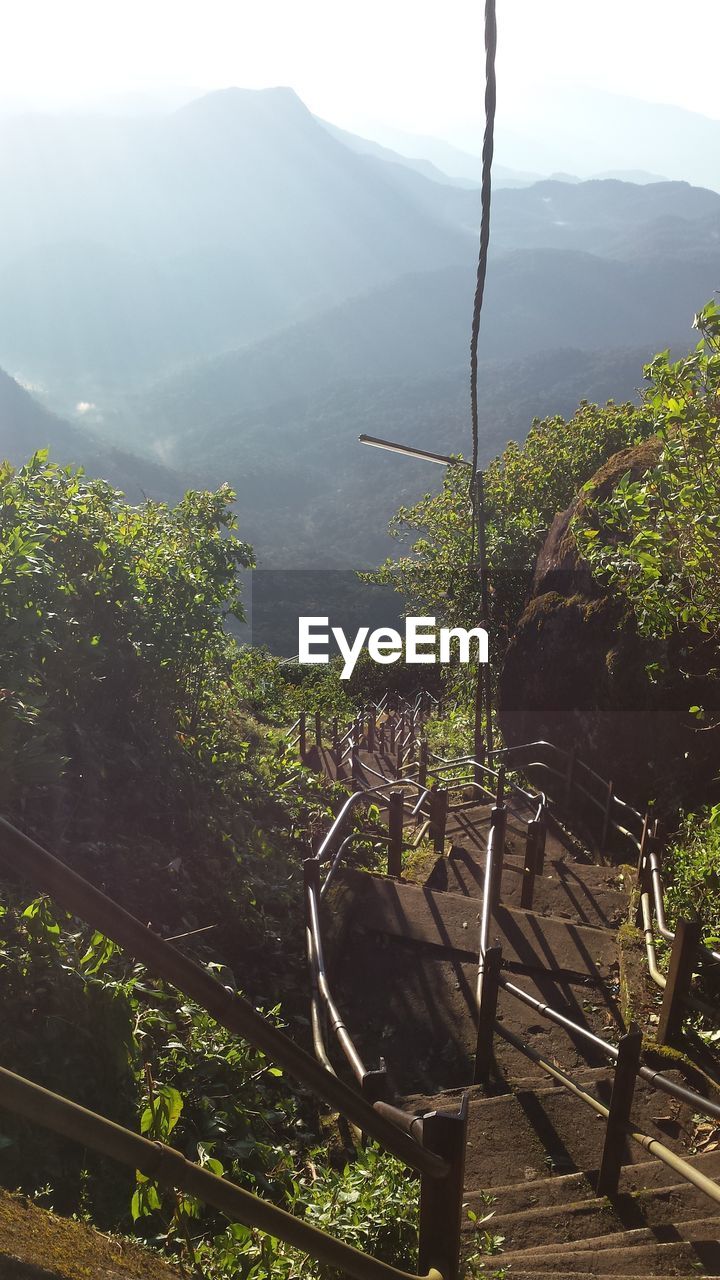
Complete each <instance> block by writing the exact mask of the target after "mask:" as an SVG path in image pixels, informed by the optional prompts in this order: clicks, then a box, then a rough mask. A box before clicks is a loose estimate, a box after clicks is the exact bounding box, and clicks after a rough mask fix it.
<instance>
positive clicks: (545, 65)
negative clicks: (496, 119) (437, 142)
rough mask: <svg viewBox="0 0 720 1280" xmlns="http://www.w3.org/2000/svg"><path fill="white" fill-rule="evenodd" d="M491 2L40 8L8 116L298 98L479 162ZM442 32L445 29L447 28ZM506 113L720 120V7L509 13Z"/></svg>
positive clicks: (559, 2)
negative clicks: (256, 95) (256, 91)
mask: <svg viewBox="0 0 720 1280" xmlns="http://www.w3.org/2000/svg"><path fill="white" fill-rule="evenodd" d="M482 9H483V6H482V4H480V3H479V2H476V3H473V4H471V3H468V0H448V2H447V3H446V4H444V5H443V6H442V9H440V8H439V6H437V5H436V4H429V3H427V2H425V3H417V0H413V2H412V3H411V2H410V0H394V2H393V3H392V4H390V5H388V4H387V3H380V2H379V0H368V3H366V4H365V5H363V6H362V8H357V7H355V6H349V5H347V4H338V3H337V0H310V2H309V3H305V4H297V3H296V2H295V0H276V2H275V3H272V4H265V5H257V4H249V3H246V2H244V0H241V2H240V3H237V2H235V0H207V2H206V3H205V4H204V5H203V6H202V7H200V6H199V5H198V4H197V3H195V2H194V0H193V2H192V3H190V2H188V0H149V3H148V2H147V0H145V2H144V3H140V2H139V0H125V2H124V3H123V4H116V3H110V2H108V0H69V2H67V3H63V4H62V5H58V4H57V3H56V0H25V3H23V4H22V5H6V6H5V13H4V22H3V28H4V29H3V41H2V49H1V50H0V83H1V84H2V86H3V88H2V92H1V93H0V107H2V108H3V109H4V110H6V111H7V110H8V109H10V110H17V109H18V108H20V109H27V108H30V109H37V108H40V109H44V108H47V107H65V108H67V107H73V108H77V107H79V106H98V105H105V106H106V107H110V108H112V109H123V110H126V109H130V108H131V107H132V106H133V100H134V102H135V105H136V107H137V108H142V109H145V108H146V107H147V106H149V105H153V104H155V105H159V106H162V105H166V104H167V105H176V103H177V102H178V101H183V100H188V99H189V98H191V97H193V96H197V95H198V94H199V93H202V92H205V91H207V90H211V89H217V88H223V87H226V86H229V85H241V86H244V87H248V88H261V87H266V86H271V85H278V84H287V85H291V86H292V87H293V88H294V89H295V90H296V91H297V93H298V94H299V95H300V96H301V97H302V98H303V100H304V101H305V102H306V103H307V104H308V106H310V108H311V109H312V110H313V111H315V112H316V113H318V114H320V115H323V116H325V117H327V118H329V119H332V120H333V121H334V122H336V123H338V124H341V125H344V126H345V127H349V128H356V129H359V128H362V127H367V126H368V125H371V124H372V122H373V121H382V122H383V123H384V124H385V125H389V126H393V127H395V128H398V129H403V130H406V131H409V132H417V133H431V134H435V135H438V136H443V137H445V138H446V139H447V140H448V141H451V142H454V143H456V144H457V145H462V146H464V147H466V148H467V147H468V145H469V143H470V142H472V141H473V139H474V140H475V146H474V148H473V149H475V150H477V149H478V148H479V145H480V144H479V138H478V137H477V134H478V131H479V127H480V121H481V107H482V74H481V72H482V58H483V49H482V20H483V14H482ZM440 16H441V18H442V21H440V20H439V19H440ZM498 22H499V28H500V45H499V55H498V74H499V82H500V113H501V117H502V119H504V120H506V121H507V122H509V123H512V122H513V121H515V120H516V119H519V118H521V117H523V116H526V115H527V114H528V112H532V106H533V98H534V94H535V91H536V89H537V86H538V85H540V84H542V85H543V86H544V88H545V91H546V92H547V90H548V89H550V90H552V89H554V88H562V89H565V90H567V89H568V88H569V89H571V90H572V88H573V86H575V85H584V86H586V87H591V88H594V89H602V90H605V91H609V92H612V93H615V94H620V95H624V96H628V97H634V98H640V99H645V100H647V101H652V102H666V103H670V104H673V105H675V106H679V107H683V108H685V109H686V110H691V111H695V112H700V113H703V114H705V115H709V116H712V117H714V118H717V117H718V116H720V104H718V98H717V81H716V75H715V58H716V51H717V47H718V39H719V38H720V8H719V6H718V4H717V3H716V0H691V2H690V3H687V4H686V5H685V6H683V11H682V20H681V21H679V20H678V10H677V6H676V5H675V4H671V3H670V2H669V0H654V2H650V0H643V2H641V3H639V2H637V0H636V2H635V3H624V4H623V3H620V2H619V0H610V2H609V3H606V4H604V5H603V6H602V9H600V7H599V6H596V5H588V4H578V3H577V2H576V0H555V3H550V4H542V5H540V4H538V3H537V0H500V3H499V5H498Z"/></svg>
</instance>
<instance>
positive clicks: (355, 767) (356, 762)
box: [350, 744, 360, 785]
mask: <svg viewBox="0 0 720 1280" xmlns="http://www.w3.org/2000/svg"><path fill="white" fill-rule="evenodd" d="M350 777H351V778H352V781H353V784H354V785H357V784H359V782H360V755H359V753H358V749H357V747H356V746H355V745H354V744H353V748H352V751H351V752H350Z"/></svg>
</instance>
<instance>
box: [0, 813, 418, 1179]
mask: <svg viewBox="0 0 720 1280" xmlns="http://www.w3.org/2000/svg"><path fill="white" fill-rule="evenodd" d="M0 861H2V862H3V863H5V865H7V866H9V867H10V868H11V869H12V871H13V873H15V874H18V875H19V876H20V877H21V878H22V879H24V880H27V881H29V882H30V883H31V884H33V885H34V886H35V888H36V889H38V890H39V891H40V892H41V893H46V894H48V895H49V896H50V897H52V898H53V899H54V901H56V902H57V903H59V905H60V906H61V907H63V908H64V910H66V911H68V912H69V913H70V914H71V915H74V916H76V917H78V918H79V919H82V920H85V921H86V923H87V924H89V925H90V926H91V927H92V928H94V929H97V930H98V931H99V932H101V933H102V934H103V935H104V936H105V937H107V938H110V939H111V940H112V941H113V942H116V943H117V944H118V945H119V946H121V947H123V948H124V949H125V950H126V951H127V952H128V953H129V954H130V955H132V956H133V957H134V958H135V959H136V960H137V961H140V962H141V963H142V964H144V965H145V966H146V967H147V968H148V970H149V971H150V972H151V973H152V974H153V975H154V976H155V977H156V978H160V979H161V980H163V981H165V982H168V983H170V984H171V985H172V986H174V987H176V988H177V989H178V990H179V991H181V992H183V994H184V995H186V996H188V997H189V998H190V999H192V1000H195V1001H196V1003H197V1004H199V1005H201V1007H202V1008H204V1009H206V1010H207V1012H208V1013H209V1014H210V1015H211V1016H212V1017H213V1018H214V1019H215V1021H216V1022H218V1023H219V1024H220V1025H221V1026H223V1027H225V1028H226V1029H227V1030H228V1031H230V1032H232V1033H233V1034H235V1035H239V1036H241V1037H243V1039H246V1040H249V1041H250V1042H251V1043H252V1044H254V1045H255V1046H256V1047H257V1048H258V1049H260V1050H261V1051H262V1052H263V1053H265V1054H266V1056H267V1057H268V1058H270V1059H271V1060H272V1061H274V1062H277V1063H278V1064H279V1065H280V1066H282V1067H283V1068H284V1069H285V1070H286V1071H287V1072H288V1073H289V1074H290V1075H291V1076H293V1077H294V1079H295V1080H296V1081H298V1083H300V1084H302V1085H305V1086H306V1087H307V1088H309V1089H310V1090H311V1091H312V1092H313V1093H315V1094H316V1095H317V1096H319V1097H320V1098H321V1099H322V1100H323V1101H324V1102H326V1103H327V1104H328V1105H330V1106H332V1107H334V1108H335V1109H336V1110H338V1111H339V1112H340V1113H341V1114H342V1115H345V1116H346V1117H347V1119H348V1120H350V1121H351V1122H352V1123H353V1124H355V1125H356V1126H357V1127H358V1128H359V1129H361V1130H362V1131H363V1132H365V1133H368V1134H369V1135H370V1136H371V1137H373V1138H375V1139H376V1140H377V1141H378V1142H379V1143H380V1144H381V1145H382V1146H384V1147H385V1148H386V1149H387V1150H388V1151H390V1152H392V1154H393V1155H396V1156H397V1157H398V1158H399V1159H400V1160H402V1161H403V1162H404V1163H405V1164H407V1165H408V1166H409V1167H410V1168H411V1169H416V1170H417V1171H418V1172H421V1173H429V1174H430V1175H431V1176H432V1175H433V1170H435V1174H434V1176H442V1171H441V1169H439V1165H442V1163H443V1162H442V1161H438V1158H437V1157H435V1156H433V1155H432V1153H431V1152H425V1151H422V1150H420V1149H418V1148H417V1147H416V1145H415V1144H414V1143H413V1142H412V1141H411V1140H410V1139H408V1138H407V1137H406V1136H405V1134H402V1133H400V1132H399V1131H398V1130H397V1129H396V1128H395V1127H394V1126H393V1125H392V1124H390V1123H389V1122H388V1121H387V1120H384V1119H383V1118H382V1117H381V1116H379V1115H377V1114H376V1112H375V1111H374V1110H373V1108H372V1107H371V1106H370V1105H369V1104H368V1102H367V1101H366V1100H365V1099H364V1098H362V1097H360V1096H359V1095H358V1094H357V1093H356V1091H355V1090H354V1089H352V1088H351V1087H350V1086H349V1085H347V1084H345V1083H344V1081H342V1080H339V1079H337V1077H335V1076H333V1075H331V1074H330V1073H329V1072H328V1071H326V1069H325V1068H324V1067H323V1066H322V1065H321V1064H320V1063H318V1062H317V1061H316V1060H315V1058H314V1057H313V1056H312V1055H311V1054H309V1053H307V1052H306V1050H305V1049H303V1048H302V1047H301V1046H300V1045H298V1044H296V1043H295V1041H294V1040H291V1039H290V1037H289V1036H287V1035H286V1034H285V1033H284V1032H282V1031H280V1030H279V1029H278V1028H277V1027H275V1026H274V1025H273V1024H272V1023H271V1022H270V1021H268V1019H267V1018H265V1017H264V1016H263V1014H261V1013H258V1011H257V1009H255V1008H254V1007H253V1006H252V1005H251V1004H250V1003H249V1001H247V1000H245V999H244V998H243V997H242V996H240V995H238V994H237V993H236V992H234V991H231V990H230V989H229V988H227V987H224V986H223V985H222V984H221V983H220V982H219V981H218V980H217V978H214V977H213V976H212V974H210V973H208V971H207V970H206V969H203V968H202V967H201V965H199V964H198V963H197V962H196V961H195V960H193V959H191V958H190V957H189V956H187V955H185V954H184V953H183V952H182V951H178V950H177V949H176V948H175V947H174V946H173V945H172V943H169V942H166V941H165V939H164V938H161V937H160V936H159V934H156V933H154V932H153V931H152V929H149V928H147V926H145V925H144V924H142V923H141V922H140V921H139V920H137V919H136V918H135V917H134V916H132V915H130V914H129V912H127V911H125V909H124V908H123V907H121V906H119V905H118V904H117V903H116V902H113V900H112V899H111V898H109V897H107V895H106V894H104V893H102V892H101V891H100V890H99V889H96V888H95V886H94V885H91V884H90V883H89V881H87V880H85V879H83V877H82V876H80V875H78V874H77V872H75V871H73V870H71V868H70V867H68V866H67V865H66V864H65V863H63V862H61V861H60V860H59V859H58V858H55V857H54V856H53V855H52V854H51V853H49V852H48V850H47V849H44V848H43V847H42V846H41V845H39V844H37V843H36V842H35V841H34V840H32V839H31V838H30V837H29V836H26V835H25V834H24V833H23V832H22V831H19V830H18V829H17V828H16V827H14V826H12V824H11V823H9V822H7V820H6V819H4V818H0Z"/></svg>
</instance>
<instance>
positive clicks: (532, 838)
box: [520, 818, 540, 911]
mask: <svg viewBox="0 0 720 1280" xmlns="http://www.w3.org/2000/svg"><path fill="white" fill-rule="evenodd" d="M539 837H540V823H539V822H538V821H537V820H536V819H535V818H533V819H531V821H530V822H528V825H527V835H526V837H525V861H524V863H523V878H522V886H521V889H520V906H521V907H522V908H523V910H524V911H532V904H533V897H534V896H535V876H536V875H537V855H538V843H539Z"/></svg>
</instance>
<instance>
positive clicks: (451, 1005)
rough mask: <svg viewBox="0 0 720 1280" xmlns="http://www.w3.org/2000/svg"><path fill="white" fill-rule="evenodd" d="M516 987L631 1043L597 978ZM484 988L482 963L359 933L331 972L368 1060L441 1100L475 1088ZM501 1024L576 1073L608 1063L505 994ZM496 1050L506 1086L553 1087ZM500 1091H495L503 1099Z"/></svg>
mask: <svg viewBox="0 0 720 1280" xmlns="http://www.w3.org/2000/svg"><path fill="white" fill-rule="evenodd" d="M515 980H516V984H517V986H519V987H522V988H523V989H524V990H526V991H528V992H529V993H530V994H531V995H533V996H534V997H535V998H536V999H541V1000H543V1001H547V1002H550V1003H552V1004H553V1005H554V1006H557V1007H558V1008H559V1009H561V1010H562V1011H563V1012H564V1013H566V1014H567V1015H568V1016H569V1017H570V1018H572V1019H573V1021H576V1022H577V1023H578V1024H579V1025H581V1026H585V1027H587V1028H588V1029H589V1030H590V1031H592V1032H594V1033H595V1034H597V1035H599V1036H601V1037H602V1038H604V1039H605V1040H607V1041H610V1042H613V1043H617V1041H618V1040H619V1038H620V1036H621V1035H622V1032H623V1025H622V1019H621V1016H620V1011H619V1008H618V1005H617V1001H616V1000H615V999H614V997H613V994H612V991H613V988H612V987H611V986H610V985H605V986H603V985H601V984H597V985H594V984H592V983H591V982H590V981H589V980H588V979H586V980H585V981H584V982H579V983H575V982H572V981H570V980H569V979H568V978H564V977H563V976H562V975H559V976H558V977H554V976H552V975H550V974H546V973H536V974H532V975H530V974H523V975H517V976H516V979H515ZM476 985H477V963H476V961H474V960H472V961H471V960H467V959H465V958H464V957H462V956H458V955H452V954H448V953H447V952H443V951H441V950H440V949H439V948H435V947H423V946H420V945H418V944H415V943H410V944H408V943H406V942H404V941H403V940H402V939H397V938H389V937H387V936H384V935H381V936H376V937H370V936H369V935H367V934H359V933H350V935H349V936H348V937H347V938H346V939H345V940H344V942H343V945H342V947H340V948H339V949H338V951H337V954H336V956H335V957H333V962H332V964H331V986H332V988H333V991H334V993H335V996H336V998H337V1000H338V1003H339V1006H340V1008H341V1009H342V1011H343V1016H344V1017H345V1019H346V1022H347V1025H348V1026H349V1027H350V1028H351V1029H352V1035H353V1039H354V1040H355V1041H356V1043H357V1046H358V1049H359V1051H360V1053H361V1055H362V1056H363V1057H364V1058H365V1060H366V1061H367V1062H368V1063H369V1064H371V1065H376V1063H377V1059H378V1058H379V1057H380V1056H382V1057H384V1058H385V1059H386V1061H387V1064H388V1068H389V1070H390V1074H391V1077H392V1080H393V1083H394V1085H395V1088H396V1089H397V1091H398V1092H400V1093H401V1094H407V1093H410V1092H413V1093H420V1092H422V1093H431V1094H433V1095H435V1094H437V1093H438V1092H440V1090H441V1089H447V1088H449V1087H451V1086H461V1085H467V1084H468V1083H469V1082H470V1081H471V1080H472V1075H473V1063H474V1053H475V1038H476V1037H475V1015H474V1009H475V1000H476ZM498 1017H499V1018H500V1019H501V1020H502V1022H503V1024H504V1025H506V1026H508V1027H509V1028H511V1029H512V1030H513V1031H514V1032H515V1033H516V1034H518V1035H520V1036H521V1037H522V1038H523V1039H524V1040H525V1041H527V1042H530V1043H531V1044H532V1045H533V1047H534V1048H535V1049H537V1050H538V1051H539V1052H541V1053H543V1054H545V1055H549V1056H550V1057H551V1059H552V1060H553V1061H557V1062H559V1063H561V1064H562V1065H563V1066H564V1067H565V1068H566V1069H568V1070H573V1069H575V1068H578V1069H582V1070H583V1071H585V1072H587V1070H588V1068H595V1067H601V1066H604V1065H605V1063H606V1058H605V1056H604V1055H603V1054H602V1052H601V1051H600V1050H598V1049H595V1048H594V1047H593V1046H592V1045H591V1044H590V1043H589V1042H588V1041H586V1040H585V1039H584V1038H582V1037H580V1036H578V1035H574V1036H570V1035H568V1033H567V1032H566V1031H565V1030H564V1029H563V1028H561V1027H558V1026H556V1025H555V1024H553V1023H551V1022H549V1021H548V1020H547V1019H545V1018H543V1017H541V1016H540V1015H539V1014H537V1013H536V1012H535V1011H534V1010H533V1009H531V1008H528V1006H527V1005H525V1004H522V1003H520V1002H519V1001H518V1000H516V999H515V998H514V997H512V996H510V995H509V994H508V993H506V992H501V993H500V998H499V1000H498ZM494 1051H495V1056H496V1061H497V1075H498V1079H499V1080H500V1081H507V1080H508V1079H510V1078H512V1077H517V1076H522V1077H525V1078H527V1079H529V1080H530V1081H532V1082H533V1083H540V1082H542V1084H545V1083H546V1082H547V1081H548V1076H547V1075H546V1074H545V1073H544V1072H543V1071H542V1068H541V1067H539V1066H537V1065H536V1064H535V1063H534V1062H533V1061H532V1060H531V1059H529V1058H527V1057H525V1056H524V1055H523V1054H521V1053H520V1052H519V1051H518V1050H517V1049H515V1048H514V1047H513V1046H511V1045H509V1044H507V1043H506V1041H504V1040H503V1039H502V1038H501V1037H500V1036H496V1037H495V1040H494ZM501 1087H502V1086H501V1085H500V1084H496V1085H494V1086H493V1088H494V1091H499V1090H500V1088H501ZM505 1088H506V1089H507V1084H506V1085H505Z"/></svg>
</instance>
